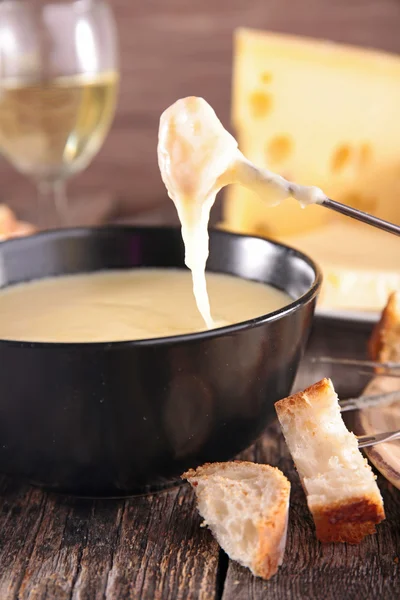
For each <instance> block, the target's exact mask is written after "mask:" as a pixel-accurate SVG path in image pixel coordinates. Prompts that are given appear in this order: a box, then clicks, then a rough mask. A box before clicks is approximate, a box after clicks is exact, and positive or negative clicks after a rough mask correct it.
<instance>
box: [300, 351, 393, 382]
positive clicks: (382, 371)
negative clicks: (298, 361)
mask: <svg viewBox="0 0 400 600" xmlns="http://www.w3.org/2000/svg"><path fill="white" fill-rule="evenodd" d="M311 362H313V363H321V364H329V365H343V366H346V367H359V368H358V369H357V370H356V371H357V372H358V373H363V374H366V375H374V377H395V378H396V377H397V378H400V363H398V362H385V363H381V362H376V361H374V360H358V359H353V358H333V357H331V356H319V357H313V358H312V359H311ZM375 369H379V371H376V370H375Z"/></svg>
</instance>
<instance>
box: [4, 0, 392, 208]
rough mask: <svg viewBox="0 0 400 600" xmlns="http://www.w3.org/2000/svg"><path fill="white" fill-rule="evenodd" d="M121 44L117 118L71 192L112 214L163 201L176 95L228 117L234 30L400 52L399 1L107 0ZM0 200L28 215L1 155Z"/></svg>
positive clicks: (31, 201) (26, 192) (31, 196)
mask: <svg viewBox="0 0 400 600" xmlns="http://www.w3.org/2000/svg"><path fill="white" fill-rule="evenodd" d="M109 1H110V3H111V4H112V6H113V7H114V9H115V14H116V18H117V24H118V28H119V36H120V47H121V74H122V81H121V92H120V96H119V103H118V110H117V114H116V118H115V121H114V124H113V127H112V130H111V133H110V135H109V136H108V139H107V140H106V143H105V145H104V147H103V148H102V150H101V152H100V153H99V155H98V156H97V158H96V159H95V160H94V161H93V163H92V164H91V165H90V167H89V168H88V169H87V171H85V173H83V174H82V175H80V176H78V177H76V178H74V180H73V181H72V182H71V185H70V187H69V195H70V197H71V199H76V200H77V201H80V202H86V201H94V202H95V201H96V198H97V196H98V195H99V194H103V193H104V192H105V191H106V192H108V194H109V195H110V198H111V200H112V205H113V213H116V214H117V215H125V214H128V213H133V212H135V211H137V210H143V209H144V208H145V209H148V208H151V207H158V206H162V205H165V204H168V202H169V200H168V199H167V197H166V194H165V191H164V189H163V186H162V183H161V179H160V176H159V173H158V169H157V161H156V139H157V128H158V119H159V116H160V113H161V111H162V110H164V109H165V108H166V107H167V106H168V105H169V104H170V103H171V102H173V101H174V100H176V99H177V98H178V97H180V96H186V95H190V94H196V95H202V96H204V97H205V98H207V99H208V101H209V102H211V104H212V105H213V106H214V107H215V109H216V110H217V112H218V114H219V115H220V116H221V118H222V120H223V122H224V124H225V125H226V126H228V125H229V106H230V90H231V64H232V32H233V30H234V29H235V28H236V27H238V26H246V27H256V28H262V29H270V30H275V31H283V32H289V33H296V34H302V35H309V36H319V37H323V38H327V39H331V40H334V41H338V42H346V43H352V44H359V45H362V46H371V47H376V48H381V49H384V50H389V51H393V52H400V35H399V32H400V2H399V1H398V0H295V1H293V0H248V1H247V2H246V1H243V0H219V1H215V0H190V1H185V0H168V1H165V0H145V1H143V0H109ZM0 181H1V186H0V202H2V201H3V202H9V203H11V204H12V205H13V207H14V208H15V209H16V210H17V211H18V213H19V214H20V215H21V216H24V217H26V218H32V219H34V218H35V213H36V200H35V193H34V189H33V186H32V185H31V184H30V183H28V182H27V181H26V180H25V179H24V177H23V176H21V175H19V174H18V173H16V172H15V171H14V169H13V168H12V167H11V166H10V165H8V164H7V163H6V162H5V161H3V160H1V159H0Z"/></svg>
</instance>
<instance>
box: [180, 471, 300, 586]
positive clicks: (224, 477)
mask: <svg viewBox="0 0 400 600" xmlns="http://www.w3.org/2000/svg"><path fill="white" fill-rule="evenodd" d="M182 479H187V480H188V481H189V483H190V484H191V486H192V487H193V489H194V491H195V493H196V497H197V507H198V510H199V513H200V514H201V516H202V517H203V519H204V524H205V525H208V527H209V528H210V529H211V531H212V533H213V535H214V537H215V538H216V540H217V542H218V543H219V545H220V546H221V548H223V549H224V550H225V552H226V553H227V554H228V555H229V557H230V558H231V559H232V560H235V561H237V562H238V563H240V564H241V565H243V566H244V567H248V568H249V569H250V571H251V572H252V573H253V575H256V576H257V577H262V578H263V579H269V578H270V577H272V575H274V574H275V573H276V572H277V570H278V567H279V566H280V565H281V564H282V560H283V555H284V552H285V545H286V533H287V524H288V512H289V496H290V483H289V481H288V480H287V479H286V477H285V476H284V475H283V473H282V472H281V471H279V469H276V468H275V467H271V466H269V465H261V464H256V463H252V462H246V461H234V462H225V463H212V464H205V465H203V466H202V467H198V468H197V469H195V470H193V469H191V470H190V471H187V473H184V474H183V475H182Z"/></svg>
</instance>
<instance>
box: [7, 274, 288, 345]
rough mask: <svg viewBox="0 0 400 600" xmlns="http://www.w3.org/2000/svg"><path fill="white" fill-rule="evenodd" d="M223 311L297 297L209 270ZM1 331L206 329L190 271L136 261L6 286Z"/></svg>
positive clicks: (240, 315)
mask: <svg viewBox="0 0 400 600" xmlns="http://www.w3.org/2000/svg"><path fill="white" fill-rule="evenodd" d="M207 279H208V287H209V293H210V297H211V301H212V304H213V310H214V312H215V315H216V317H217V318H218V319H219V320H221V321H223V322H224V323H227V324H232V323H238V322H240V321H245V320H247V319H251V318H254V317H259V316H260V315H263V314H266V313H269V312H271V311H274V310H276V309H278V308H281V307H282V306H285V305H287V304H288V303H290V302H291V298H290V297H289V296H288V295H287V294H285V293H284V292H281V291H279V290H277V289H275V288H273V287H271V286H268V285H264V284H261V283H256V282H253V281H246V280H245V279H240V278H238V277H232V276H230V275H222V274H216V273H209V274H208V275H207ZM0 315H1V318H0V339H11V340H20V341H28V342H29V341H32V342H112V341H123V340H137V339H148V338H158V337H163V336H170V335H179V334H185V333H194V332H197V331H202V330H204V323H203V321H202V318H201V316H200V314H199V312H198V310H197V308H196V304H195V301H194V298H193V293H192V287H191V277H190V272H189V271H183V270H179V269H132V270H115V271H102V272H99V273H91V274H81V275H67V276H61V277H52V278H48V279H42V280H36V281H32V282H29V283H23V284H18V285H15V286H11V287H8V288H4V289H2V290H0Z"/></svg>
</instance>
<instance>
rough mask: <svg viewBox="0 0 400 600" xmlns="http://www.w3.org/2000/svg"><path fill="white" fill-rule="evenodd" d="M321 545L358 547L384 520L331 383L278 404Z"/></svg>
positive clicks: (374, 487) (375, 489) (368, 471)
mask: <svg viewBox="0 0 400 600" xmlns="http://www.w3.org/2000/svg"><path fill="white" fill-rule="evenodd" d="M275 408H276V412H277V414H278V418H279V421H280V424H281V427H282V431H283V434H284V436H285V439H286V442H287V445H288V447H289V450H290V453H291V455H292V457H293V460H294V462H295V465H296V468H297V471H298V473H299V476H300V479H301V482H302V485H303V488H304V490H305V493H306V496H307V504H308V507H309V509H310V511H311V514H312V516H313V519H314V522H315V527H316V532H317V537H318V539H319V540H320V541H321V542H349V543H351V544H357V543H359V542H361V540H362V539H363V538H364V537H365V536H367V535H369V534H371V533H375V525H376V524H377V523H379V522H380V521H382V520H383V519H384V518H385V512H384V508H383V500H382V496H381V494H380V492H379V489H378V486H377V484H376V481H375V479H376V478H375V476H374V474H373V472H372V470H371V467H370V466H369V464H368V462H367V460H366V459H364V457H363V455H362V454H361V452H360V450H359V449H358V443H357V438H356V436H355V435H353V434H352V433H351V432H350V431H348V429H347V428H346V426H345V424H344V422H343V419H342V416H341V412H340V407H339V403H338V397H337V394H336V392H335V390H334V388H333V385H332V382H331V381H330V380H329V379H323V380H322V381H319V382H318V383H315V384H314V385H312V386H311V387H309V388H307V389H306V390H304V391H303V392H300V393H298V394H294V395H293V396H289V397H288V398H285V399H283V400H280V401H279V402H277V403H276V404H275Z"/></svg>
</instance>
